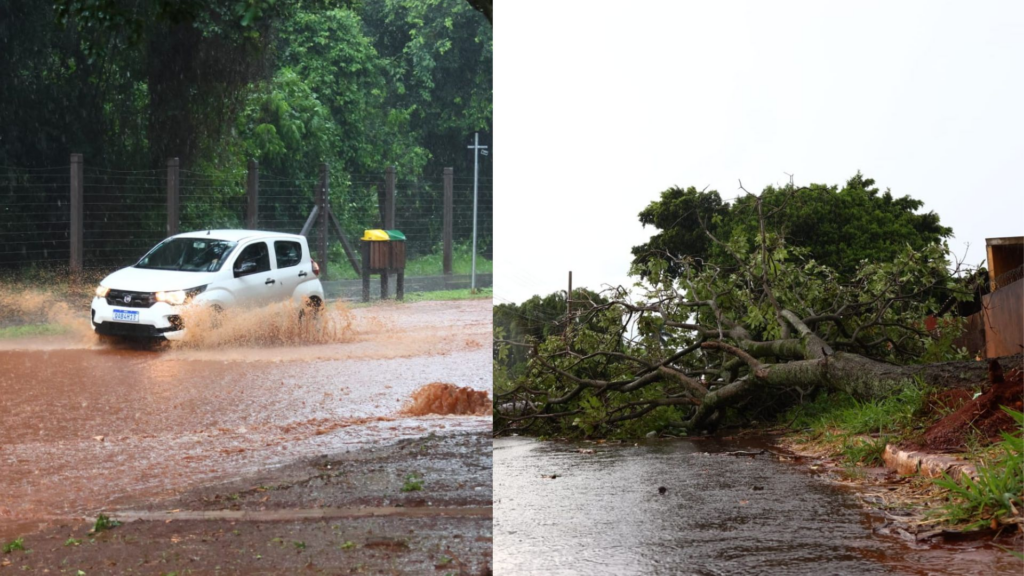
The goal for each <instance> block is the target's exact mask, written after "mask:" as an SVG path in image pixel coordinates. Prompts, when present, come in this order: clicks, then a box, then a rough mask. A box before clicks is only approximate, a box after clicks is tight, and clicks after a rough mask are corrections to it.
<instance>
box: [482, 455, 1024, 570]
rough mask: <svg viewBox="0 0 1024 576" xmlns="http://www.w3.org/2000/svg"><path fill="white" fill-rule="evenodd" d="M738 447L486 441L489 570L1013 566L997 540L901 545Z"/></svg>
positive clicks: (829, 489) (847, 502)
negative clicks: (986, 544)
mask: <svg viewBox="0 0 1024 576" xmlns="http://www.w3.org/2000/svg"><path fill="white" fill-rule="evenodd" d="M580 448H583V449H585V450H594V453H593V454H581V453H580V452H578V450H579V449H580ZM751 448H753V449H759V448H760V446H756V447H751V446H750V441H747V444H746V445H744V444H740V443H737V442H734V441H732V442H725V441H720V440H700V441H689V440H677V441H650V442H645V443H640V445H638V446H632V445H624V446H607V445H603V446H600V445H593V444H580V445H574V444H569V443H560V442H537V441H535V440H532V439H526V438H499V439H495V441H494V507H495V509H494V531H495V536H494V537H495V545H494V569H495V572H496V573H499V574H598V575H603V574H607V575H612V574H615V575H622V574H701V575H705V574H707V575H711V574H716V575H717V574H817V575H824V574H986V575H990V574H1001V573H1006V574H1020V573H1021V563H1020V562H1019V561H1017V560H1015V559H1013V558H1012V557H1011V556H1009V555H1008V554H1006V553H1004V552H1001V551H998V550H993V549H984V548H982V547H979V546H974V547H965V548H960V549H955V548H949V547H946V548H938V549H929V548H927V547H922V548H911V547H910V546H908V545H906V544H904V543H903V542H901V541H898V540H895V539H890V538H882V537H878V536H874V535H872V532H871V526H872V522H873V521H874V522H877V523H881V520H880V519H877V518H876V519H874V520H873V518H872V516H870V515H868V514H867V513H865V512H864V511H862V510H861V509H860V507H859V505H858V502H857V500H856V498H855V497H854V496H853V495H852V494H851V493H849V492H847V491H844V490H842V489H840V488H838V487H835V486H832V485H829V484H826V483H825V482H824V481H822V480H821V479H818V478H815V477H814V476H812V475H810V474H808V473H807V472H806V471H805V470H804V469H803V468H801V467H799V466H796V465H793V464H791V463H785V462H780V461H777V460H775V459H772V458H768V457H765V456H759V457H757V458H750V457H744V456H739V457H738V456H731V455H726V454H724V452H727V451H735V450H744V449H751ZM551 476H555V478H551ZM659 487H665V488H666V491H665V494H664V495H661V494H659Z"/></svg>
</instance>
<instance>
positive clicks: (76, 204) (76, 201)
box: [68, 154, 84, 274]
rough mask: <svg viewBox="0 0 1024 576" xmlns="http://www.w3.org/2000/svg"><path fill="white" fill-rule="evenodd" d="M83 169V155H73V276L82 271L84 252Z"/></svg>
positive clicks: (71, 265) (71, 256)
mask: <svg viewBox="0 0 1024 576" xmlns="http://www.w3.org/2000/svg"><path fill="white" fill-rule="evenodd" d="M83 168H84V160H83V157H82V155H81V154H72V155H71V180H70V182H71V186H70V188H71V190H70V192H71V222H70V227H71V230H70V231H69V233H70V235H71V238H70V241H71V250H70V258H69V260H70V261H69V262H68V264H69V265H70V267H71V273H72V274H78V273H79V272H81V271H82V261H83V257H82V254H83V250H82V239H83V234H82V211H83V199H84V197H83V193H82V191H83V183H82V178H83Z"/></svg>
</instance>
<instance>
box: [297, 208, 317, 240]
mask: <svg viewBox="0 0 1024 576" xmlns="http://www.w3.org/2000/svg"><path fill="white" fill-rule="evenodd" d="M319 213H320V207H319V206H317V205H315V204H314V205H313V210H312V211H311V212H310V213H309V218H306V223H305V224H303V225H302V231H301V232H299V234H300V235H302V236H305V237H306V238H309V231H310V230H311V229H312V228H313V223H314V222H316V215H317V214H319Z"/></svg>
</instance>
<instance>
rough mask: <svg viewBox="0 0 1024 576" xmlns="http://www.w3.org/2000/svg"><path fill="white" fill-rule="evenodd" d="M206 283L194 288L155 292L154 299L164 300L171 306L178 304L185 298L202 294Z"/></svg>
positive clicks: (189, 298)
mask: <svg viewBox="0 0 1024 576" xmlns="http://www.w3.org/2000/svg"><path fill="white" fill-rule="evenodd" d="M206 286H207V285H206V284H204V285H202V286H196V287H195V288H189V289H188V290H169V291H167V292H157V293H156V301H157V302H166V303H168V304H171V305H172V306H180V305H182V304H184V303H185V302H186V301H187V300H191V299H192V298H195V297H196V296H198V295H199V294H202V293H203V292H204V291H205V290H206Z"/></svg>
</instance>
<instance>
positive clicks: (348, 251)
mask: <svg viewBox="0 0 1024 576" xmlns="http://www.w3.org/2000/svg"><path fill="white" fill-rule="evenodd" d="M327 214H328V216H329V217H330V222H331V227H332V228H334V233H335V234H337V235H338V239H339V240H341V247H342V248H344V249H345V256H346V257H348V263H349V264H351V265H352V270H355V273H356V274H357V275H359V276H362V272H360V268H359V261H358V260H356V254H355V251H354V250H353V249H352V245H351V244H349V242H348V238H346V237H345V232H344V231H343V230H342V229H341V223H339V222H338V217H337V216H335V215H334V211H333V210H328V211H327Z"/></svg>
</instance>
